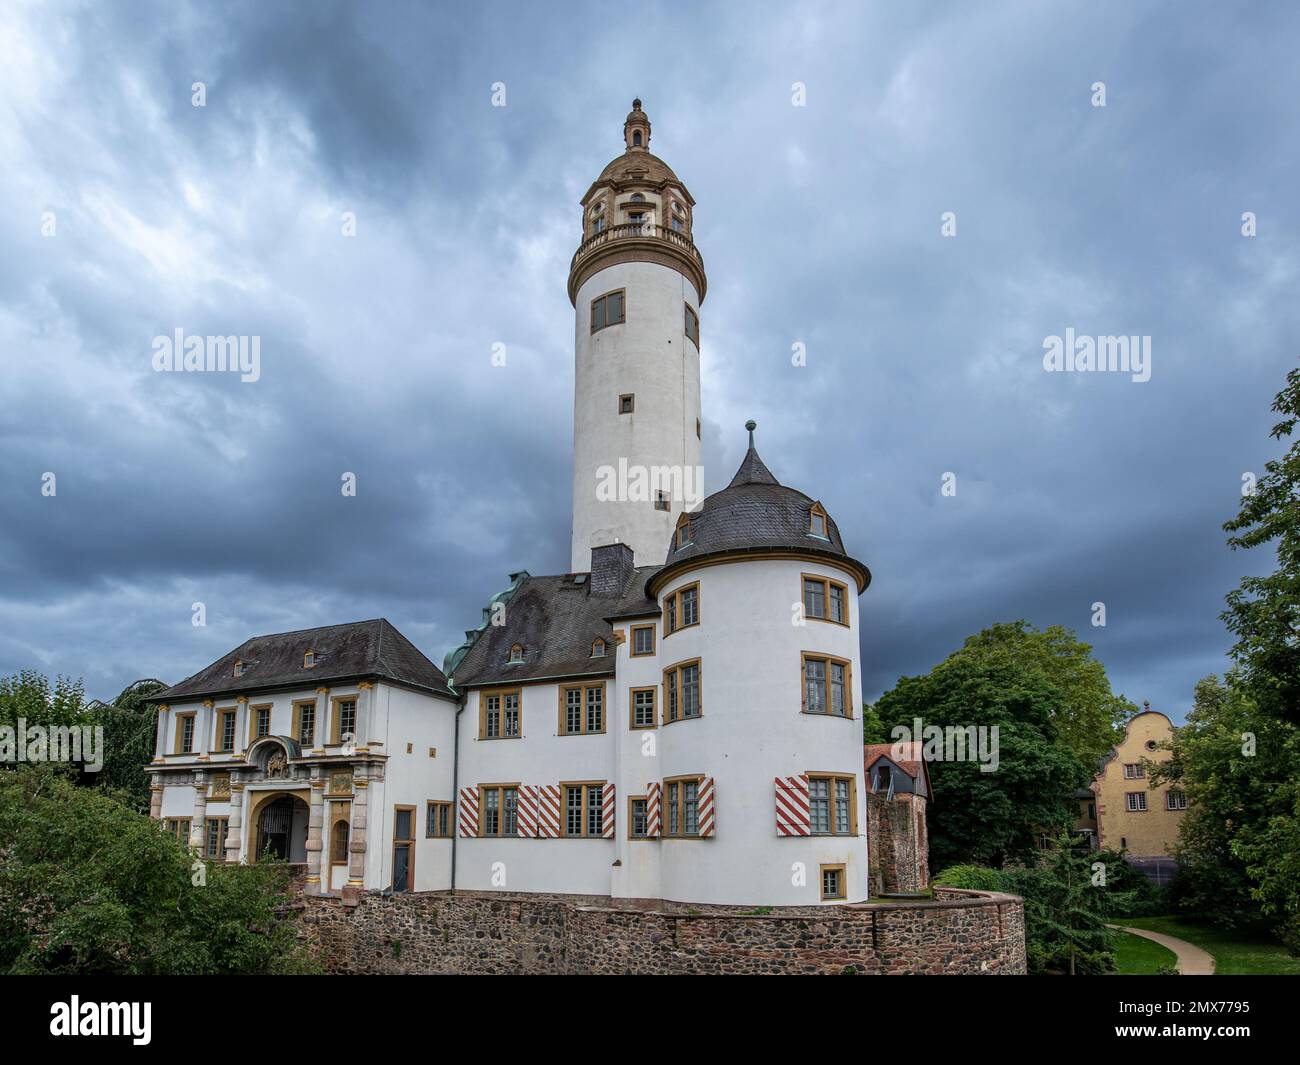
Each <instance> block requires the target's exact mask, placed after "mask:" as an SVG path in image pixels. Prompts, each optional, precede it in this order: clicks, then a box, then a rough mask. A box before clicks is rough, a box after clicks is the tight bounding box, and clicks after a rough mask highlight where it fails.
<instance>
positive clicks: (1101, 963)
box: [934, 833, 1149, 976]
mask: <svg viewBox="0 0 1300 1065" xmlns="http://www.w3.org/2000/svg"><path fill="white" fill-rule="evenodd" d="M1099 864H1101V865H1104V867H1105V868H1104V870H1099V869H1098V865H1099ZM1137 877H1138V879H1139V880H1142V881H1143V883H1142V885H1141V886H1139V885H1138V884H1135V883H1133V874H1132V872H1131V870H1130V869H1129V867H1128V866H1127V865H1126V864H1125V863H1124V861H1123V859H1122V857H1121V856H1120V855H1118V854H1114V853H1090V852H1088V851H1087V850H1085V849H1082V848H1080V847H1078V839H1077V838H1075V837H1074V836H1071V835H1070V834H1069V833H1062V834H1061V835H1060V836H1058V837H1057V838H1056V840H1055V844H1054V846H1053V847H1051V848H1050V849H1049V850H1047V851H1043V852H1040V853H1039V854H1038V855H1036V856H1035V859H1034V862H1033V864H1031V865H1026V866H1014V867H1011V868H1007V869H991V868H989V867H987V866H981V865H954V866H952V867H950V868H948V869H945V870H943V871H942V872H941V873H939V874H938V875H937V876H936V877H935V878H934V882H935V883H936V884H943V885H946V886H948V887H958V888H973V889H975V890H977V891H1005V892H1009V893H1011V894H1013V895H1019V896H1020V897H1021V898H1022V899H1023V900H1024V904H1025V954H1026V961H1027V963H1028V969H1029V971H1030V972H1031V973H1046V972H1057V973H1060V972H1065V973H1069V974H1070V975H1072V976H1073V975H1088V974H1094V973H1104V972H1110V971H1111V970H1112V969H1114V967H1115V957H1114V950H1113V939H1112V936H1111V933H1110V931H1109V930H1108V929H1107V928H1106V926H1105V922H1106V919H1107V917H1108V916H1109V915H1112V914H1119V913H1126V914H1127V913H1131V912H1132V909H1133V906H1134V902H1135V901H1136V900H1137V899H1138V898H1139V897H1144V895H1145V892H1146V891H1149V887H1148V886H1147V885H1146V884H1145V878H1142V877H1141V875H1140V874H1137Z"/></svg>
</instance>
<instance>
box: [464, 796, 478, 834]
mask: <svg viewBox="0 0 1300 1065" xmlns="http://www.w3.org/2000/svg"><path fill="white" fill-rule="evenodd" d="M460 834H461V837H462V838H465V837H468V836H477V835H478V788H461V789H460Z"/></svg>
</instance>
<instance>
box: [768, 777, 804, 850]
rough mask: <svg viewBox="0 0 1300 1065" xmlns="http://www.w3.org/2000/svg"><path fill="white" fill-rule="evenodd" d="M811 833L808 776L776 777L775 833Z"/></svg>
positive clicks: (787, 834) (792, 834) (791, 834)
mask: <svg viewBox="0 0 1300 1065" xmlns="http://www.w3.org/2000/svg"><path fill="white" fill-rule="evenodd" d="M811 833H812V815H811V813H810V812H809V809H808V777H807V775H806V774H805V775H803V776H797V777H777V778H776V834H777V835H778V836H807V835H811Z"/></svg>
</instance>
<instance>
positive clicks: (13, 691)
mask: <svg viewBox="0 0 1300 1065" xmlns="http://www.w3.org/2000/svg"><path fill="white" fill-rule="evenodd" d="M86 716H87V715H86V695H85V688H84V687H83V686H82V683H81V681H79V680H72V679H70V678H68V677H58V678H56V680H55V682H54V683H53V684H51V683H50V679H49V678H48V677H47V676H45V675H44V674H43V673H38V672H37V671H36V670H34V669H24V670H21V671H19V672H18V673H15V674H14V675H13V676H12V677H0V725H9V726H10V727H11V728H16V727H17V725H18V720H19V718H22V719H24V720H25V721H26V722H27V724H28V725H43V726H44V725H74V724H85V723H86Z"/></svg>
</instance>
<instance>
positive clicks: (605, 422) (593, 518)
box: [569, 100, 707, 572]
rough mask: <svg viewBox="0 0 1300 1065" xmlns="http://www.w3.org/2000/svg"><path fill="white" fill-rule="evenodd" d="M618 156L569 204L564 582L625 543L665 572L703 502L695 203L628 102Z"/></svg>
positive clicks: (635, 104)
mask: <svg viewBox="0 0 1300 1065" xmlns="http://www.w3.org/2000/svg"><path fill="white" fill-rule="evenodd" d="M623 141H624V145H625V147H626V150H625V151H624V152H623V154H622V155H620V156H619V157H618V158H616V159H615V160H614V161H613V162H611V163H610V164H609V165H608V166H607V167H605V169H604V170H603V171H601V174H600V176H599V177H598V178H597V179H596V180H595V182H593V183H592V186H591V188H589V189H588V190H587V194H586V195H585V196H583V198H582V242H581V243H580V244H579V245H578V250H577V251H576V252H575V253H574V256H573V262H572V264H571V266H570V268H569V299H570V300H572V301H573V306H574V311H575V315H576V333H575V344H574V348H575V360H576V367H575V387H574V404H573V535H572V542H571V545H572V546H571V568H572V570H573V571H574V572H580V571H585V570H587V569H590V567H591V549H592V548H593V547H600V546H603V545H605V544H612V543H625V544H627V545H629V546H630V547H631V548H632V551H633V553H634V559H635V562H636V563H637V564H638V565H658V564H660V563H662V562H663V561H664V544H666V543H667V542H668V540H669V539H670V537H671V535H672V532H673V529H674V528H675V526H676V524H677V518H678V516H679V515H680V514H681V513H682V512H683V511H684V510H690V509H692V508H693V507H695V506H698V505H699V503H700V502H701V501H702V500H703V469H702V467H701V465H700V432H701V426H700V304H701V303H703V301H704V293H705V289H706V287H707V280H706V278H705V276H704V260H703V258H702V257H701V255H700V253H699V251H698V250H697V249H696V247H695V243H694V241H693V240H692V239H691V233H692V228H693V223H694V208H695V200H694V199H692V198H691V194H690V193H689V192H688V191H687V189H686V186H685V185H684V184H682V182H681V181H680V180H679V179H678V177H677V175H676V174H674V173H673V171H672V169H671V168H670V167H669V166H668V165H667V164H666V163H665V162H664V161H663V160H662V159H660V158H658V156H655V155H652V154H651V153H650V119H649V118H648V117H647V116H646V113H645V112H644V111H642V110H641V101H640V100H633V101H632V110H631V112H630V113H629V114H628V116H627V120H626V121H625V122H624V123H623Z"/></svg>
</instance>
